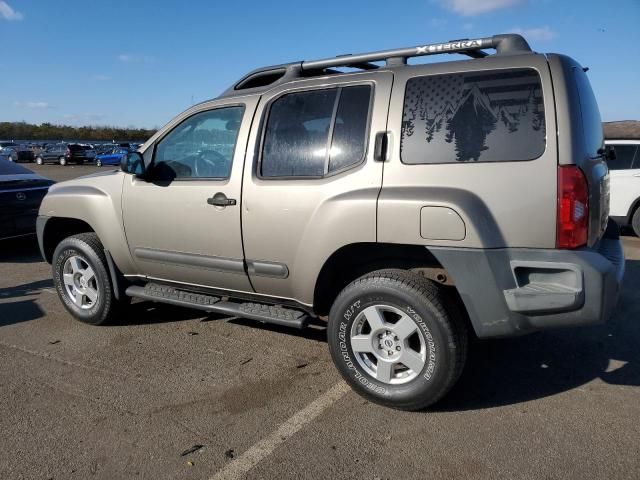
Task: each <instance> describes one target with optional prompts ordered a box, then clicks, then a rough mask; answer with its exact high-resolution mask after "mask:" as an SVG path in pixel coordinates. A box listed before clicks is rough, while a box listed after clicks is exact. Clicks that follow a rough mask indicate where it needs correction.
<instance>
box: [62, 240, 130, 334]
mask: <svg viewBox="0 0 640 480" xmlns="http://www.w3.org/2000/svg"><path fill="white" fill-rule="evenodd" d="M52 269H53V284H54V286H55V287H56V290H57V292H58V295H59V297H60V299H61V300H62V303H63V304H64V306H65V308H66V309H67V310H68V311H69V312H70V313H71V314H72V315H73V316H74V317H75V318H76V319H78V320H80V321H81V322H84V323H89V324H91V325H101V324H104V323H107V322H108V321H109V320H111V319H112V318H113V316H114V315H115V314H116V313H117V312H118V310H119V308H120V307H121V306H122V305H123V304H124V303H125V302H118V301H117V300H116V298H115V295H114V292H113V285H112V284H111V277H110V276H109V273H108V272H109V270H108V265H107V259H106V257H105V254H104V249H103V247H102V243H100V240H99V239H98V236H97V235H96V234H95V233H81V234H78V235H74V236H71V237H68V238H65V239H64V240H63V241H62V242H60V244H59V245H58V246H57V247H56V249H55V252H54V253H53V261H52Z"/></svg>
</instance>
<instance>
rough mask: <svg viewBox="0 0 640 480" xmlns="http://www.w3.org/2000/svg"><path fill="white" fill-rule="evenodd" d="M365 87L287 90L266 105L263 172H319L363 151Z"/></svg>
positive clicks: (330, 169)
mask: <svg viewBox="0 0 640 480" xmlns="http://www.w3.org/2000/svg"><path fill="white" fill-rule="evenodd" d="M370 103H371V87H370V86H368V85H362V86H354V87H339V88H332V89H326V90H311V91H306V92H298V93H290V94H287V95H284V96H282V97H280V98H278V99H277V100H276V101H275V102H274V103H273V105H272V106H271V109H270V111H269V118H268V120H267V125H266V128H265V134H264V141H263V149H262V161H261V166H260V173H261V175H262V176H263V177H322V176H325V175H327V174H329V173H333V172H336V171H339V170H342V169H345V168H348V167H350V166H353V165H355V164H358V163H360V162H361V161H362V160H363V159H364V156H365V145H366V138H367V135H366V134H367V127H368V123H369V122H368V119H369V108H370Z"/></svg>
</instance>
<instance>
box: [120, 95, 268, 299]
mask: <svg viewBox="0 0 640 480" xmlns="http://www.w3.org/2000/svg"><path fill="white" fill-rule="evenodd" d="M256 103H257V100H256V99H243V101H241V102H239V101H237V100H236V101H233V100H229V101H226V102H223V103H221V102H215V103H211V104H204V105H202V106H201V107H200V108H197V109H194V110H193V111H191V112H189V113H188V114H187V115H183V116H182V117H180V118H179V119H178V120H177V121H176V122H174V125H173V126H171V127H170V128H169V129H167V132H166V133H165V135H164V136H162V137H160V139H159V140H158V141H156V142H155V143H154V145H152V146H150V147H148V148H153V149H154V151H153V160H152V162H151V167H150V169H149V171H148V176H146V178H145V179H140V178H137V177H136V176H130V177H127V178H126V179H125V182H124V192H123V200H122V208H123V216H124V226H125V232H126V235H127V241H128V244H129V249H130V251H131V255H132V257H133V259H134V261H135V262H136V264H137V267H138V271H139V273H140V274H141V275H144V276H147V277H149V278H150V279H159V280H167V281H172V282H179V283H184V284H190V285H196V286H198V285H201V286H206V287H216V288H223V289H228V290H237V291H243V292H246V291H248V292H251V291H252V288H251V285H250V283H249V279H248V277H247V275H246V273H245V268H244V255H243V249H242V238H241V229H240V194H241V185H242V168H243V161H244V156H245V149H246V138H247V135H248V132H249V128H250V123H251V119H252V117H253V112H254V109H255V107H256ZM146 156H147V155H145V157H146Z"/></svg>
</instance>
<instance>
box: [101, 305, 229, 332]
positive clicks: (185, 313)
mask: <svg viewBox="0 0 640 480" xmlns="http://www.w3.org/2000/svg"><path fill="white" fill-rule="evenodd" d="M203 317H206V320H223V319H225V318H229V316H228V315H216V314H212V313H207V312H203V311H201V310H194V309H192V308H183V307H177V306H174V305H168V304H166V303H155V302H147V301H134V302H133V303H132V304H131V305H130V306H129V307H128V308H126V309H125V310H124V311H123V312H122V313H120V314H119V315H118V316H117V317H116V318H115V319H114V320H113V321H112V322H110V323H109V324H108V325H107V326H114V327H122V326H129V325H150V324H154V323H170V322H181V321H184V320H195V319H199V318H203ZM203 320H204V319H203Z"/></svg>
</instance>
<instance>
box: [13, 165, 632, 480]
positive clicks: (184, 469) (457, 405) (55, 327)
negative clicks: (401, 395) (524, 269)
mask: <svg viewBox="0 0 640 480" xmlns="http://www.w3.org/2000/svg"><path fill="white" fill-rule="evenodd" d="M28 167H29V168H32V169H33V170H36V171H38V172H41V173H43V174H44V175H46V176H49V177H50V178H53V179H55V180H61V179H63V178H71V177H73V176H78V175H81V174H85V173H91V172H93V171H95V170H97V169H96V167H92V166H68V167H60V166H57V165H51V166H42V167H37V166H33V165H28ZM105 168H106V167H105ZM624 245H625V254H626V256H627V265H626V267H627V273H626V277H625V284H624V289H623V291H622V294H621V299H620V303H619V305H618V308H617V310H616V312H615V314H614V316H613V318H612V319H611V320H610V322H609V323H607V324H606V325H602V326H597V327H589V328H582V329H572V330H556V331H549V332H544V333H538V334H534V335H529V336H525V337H521V338H515V339H509V340H494V341H487V342H476V343H474V344H473V345H472V348H471V352H470V357H469V360H468V363H467V368H466V370H465V372H464V374H463V376H462V378H461V380H460V382H459V383H458V385H457V386H456V387H455V389H454V390H453V391H452V392H451V393H450V394H449V395H448V396H447V397H446V398H445V399H444V400H443V401H442V402H440V403H439V404H438V405H437V406H436V407H435V408H433V409H431V410H429V411H427V412H420V413H406V412H399V411H394V410H390V409H387V408H384V407H380V406H377V405H374V404H371V403H369V402H367V401H365V400H364V399H362V398H361V397H359V396H357V395H356V394H354V393H353V392H351V391H350V390H348V389H347V388H346V387H345V386H344V384H343V383H342V381H341V379H340V377H339V375H338V373H337V372H336V370H335V369H334V367H333V365H332V363H331V359H330V357H329V353H328V350H327V345H326V341H325V332H324V329H323V326H322V325H321V324H318V325H314V326H313V328H310V329H308V330H306V331H302V332H298V331H293V330H287V329H284V328H278V327H274V326H264V325H261V324H258V323H256V322H252V321H249V320H243V319H229V318H223V317H220V316H215V315H204V314H203V312H198V311H191V310H186V309H180V308H175V307H170V306H165V305H160V304H153V303H146V302H139V303H134V304H133V305H132V308H131V309H130V311H129V312H128V313H127V314H126V315H123V316H122V317H121V318H119V319H118V322H116V324H114V325H111V326H106V327H92V326H88V325H84V324H81V323H79V322H77V321H74V320H72V318H71V317H70V316H69V315H68V314H67V312H66V310H65V309H64V308H63V307H62V305H61V303H60V302H59V301H58V297H57V295H56V293H55V291H54V290H53V287H52V282H51V272H50V267H49V265H47V264H45V263H43V262H42V261H41V259H40V256H39V253H38V250H37V244H36V241H35V239H29V240H20V241H6V242H0V439H1V442H0V445H1V448H0V478H2V479H19V478H28V479H32V478H33V479H48V478H54V479H66V478H105V479H112V478H149V479H162V478H187V479H191V478H193V479H209V478H218V479H220V478H251V479H265V478H277V479H283V478H358V479H371V480H373V479H401V478H430V479H440V478H442V479H444V478H504V479H513V478H535V479H541V478H545V479H555V478H558V479H560V478H581V479H582V478H607V479H613V478H615V479H618V478H620V479H621V478H629V479H632V478H633V479H636V478H639V476H640V422H639V421H638V419H639V418H640V388H639V386H640V348H639V347H638V345H639V344H640V294H639V290H638V285H640V239H638V238H634V237H625V239H624Z"/></svg>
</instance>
